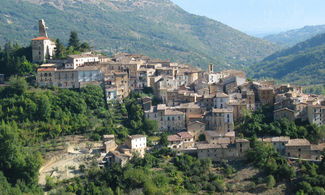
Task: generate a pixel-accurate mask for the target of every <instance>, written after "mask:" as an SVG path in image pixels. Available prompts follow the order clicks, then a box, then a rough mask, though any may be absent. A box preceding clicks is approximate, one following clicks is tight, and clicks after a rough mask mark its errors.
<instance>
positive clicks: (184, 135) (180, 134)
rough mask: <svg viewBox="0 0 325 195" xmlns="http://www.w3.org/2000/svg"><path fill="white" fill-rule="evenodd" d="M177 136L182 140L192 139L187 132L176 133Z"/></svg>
mask: <svg viewBox="0 0 325 195" xmlns="http://www.w3.org/2000/svg"><path fill="white" fill-rule="evenodd" d="M177 135H179V136H180V137H181V138H183V139H188V138H190V139H191V138H193V136H192V135H191V134H189V133H188V132H185V131H183V132H179V133H177Z"/></svg>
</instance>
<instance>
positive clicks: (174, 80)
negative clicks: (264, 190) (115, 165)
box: [32, 34, 325, 164]
mask: <svg viewBox="0 0 325 195" xmlns="http://www.w3.org/2000/svg"><path fill="white" fill-rule="evenodd" d="M46 36H47V34H46ZM32 48H33V60H34V62H38V63H40V64H41V65H40V68H39V69H38V70H37V83H38V85H40V86H56V87H59V88H80V87H83V86H86V85H88V84H95V85H101V86H103V87H104V89H105V95H106V100H107V102H110V101H112V100H119V101H122V100H123V98H125V97H127V96H128V95H129V93H130V92H131V91H141V90H143V89H146V88H151V89H152V91H153V95H154V98H156V99H158V100H160V104H157V105H153V104H152V99H151V98H150V97H143V98H141V99H140V100H139V103H141V104H142V107H143V110H144V112H145V114H144V115H145V118H148V119H151V120H155V121H157V123H158V127H159V131H160V132H170V133H173V135H171V136H169V137H168V141H169V143H170V144H169V147H170V148H173V149H175V150H180V151H184V152H187V151H191V152H193V151H195V152H196V153H197V155H198V157H199V158H211V159H212V160H221V159H238V158H243V157H244V155H245V152H246V151H247V150H248V149H249V141H248V140H246V139H238V138H236V136H235V131H234V129H235V128H234V123H235V122H236V121H238V120H240V119H241V118H242V117H243V116H244V113H245V112H246V111H255V110H257V109H259V108H260V107H261V106H263V105H269V106H271V107H274V120H280V119H283V118H287V119H288V120H291V121H295V120H301V121H308V122H309V123H311V124H317V125H323V124H324V123H325V98H324V96H316V95H309V94H304V93H303V92H302V88H301V87H299V86H291V85H280V86H277V85H275V83H274V82H273V81H250V80H247V79H246V75H245V73H244V72H243V71H237V70H224V71H220V72H215V71H214V66H213V65H212V64H210V65H209V67H208V71H203V70H201V69H199V68H195V67H192V66H190V65H187V64H179V63H172V62H170V60H159V59H151V58H150V57H148V56H143V55H133V54H125V53H118V54H115V55H114V56H113V57H111V58H108V57H106V56H103V55H100V54H95V53H91V52H88V53H82V54H79V55H69V56H68V57H67V59H64V60H53V59H52V55H53V54H54V50H55V46H53V42H51V40H50V39H49V38H48V37H38V38H35V39H33V40H32ZM45 62H46V63H45ZM202 137H203V138H205V139H201V138H202ZM104 140H105V142H104V145H105V148H106V152H107V154H109V155H108V156H107V157H105V158H106V159H107V160H106V161H107V162H123V163H124V160H125V159H130V158H131V157H132V151H135V150H136V151H137V152H139V150H138V147H140V148H141V151H140V154H142V155H143V152H144V151H145V148H146V144H145V143H146V138H145V136H142V135H136V136H130V137H129V138H128V140H129V141H128V142H127V144H126V146H123V147H118V146H117V145H116V144H115V141H114V137H109V138H104ZM134 140H141V141H134ZM262 141H266V142H271V143H274V144H275V146H276V147H277V149H278V150H279V151H281V154H283V155H286V156H288V157H296V158H306V159H313V160H319V159H320V157H321V155H320V153H321V151H322V150H323V148H324V147H323V145H311V144H310V143H309V142H308V140H305V139H299V140H290V139H289V138H287V137H274V138H267V139H266V138H265V139H262ZM140 142H141V144H140ZM134 144H135V145H134ZM123 163H122V164H123Z"/></svg>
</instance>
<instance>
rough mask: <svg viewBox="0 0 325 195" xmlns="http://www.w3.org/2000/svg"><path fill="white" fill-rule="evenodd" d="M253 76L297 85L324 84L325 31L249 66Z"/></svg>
mask: <svg viewBox="0 0 325 195" xmlns="http://www.w3.org/2000/svg"><path fill="white" fill-rule="evenodd" d="M249 75H250V76H252V77H254V78H258V79H260V78H273V79H277V80H279V81H282V82H288V83H294V84H299V85H305V86H308V85H318V84H322V85H324V84H325V33H323V34H319V35H316V36H315V37H313V38H311V39H308V40H307V41H304V42H301V43H298V44H296V45H295V46H293V47H291V48H288V49H285V50H282V51H279V52H277V53H275V54H273V55H271V56H269V57H267V58H265V59H264V60H263V61H262V62H260V63H258V64H255V65H253V66H251V67H250V73H249Z"/></svg>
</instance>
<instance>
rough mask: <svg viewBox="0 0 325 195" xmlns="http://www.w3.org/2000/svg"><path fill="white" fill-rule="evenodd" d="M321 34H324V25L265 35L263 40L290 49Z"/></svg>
mask: <svg viewBox="0 0 325 195" xmlns="http://www.w3.org/2000/svg"><path fill="white" fill-rule="evenodd" d="M321 33H325V25H317V26H305V27H303V28H300V29H294V30H290V31H286V32H282V33H278V34H272V35H267V36H265V37H264V39H265V40H268V41H270V42H272V43H274V44H278V45H280V46H282V47H292V46H294V45H295V44H297V43H299V42H302V41H306V40H307V39H310V38H312V37H313V36H315V35H317V34H321Z"/></svg>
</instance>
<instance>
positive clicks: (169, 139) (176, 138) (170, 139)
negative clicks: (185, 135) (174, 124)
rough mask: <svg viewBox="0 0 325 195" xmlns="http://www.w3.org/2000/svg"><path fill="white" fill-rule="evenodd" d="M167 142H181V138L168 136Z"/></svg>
mask: <svg viewBox="0 0 325 195" xmlns="http://www.w3.org/2000/svg"><path fill="white" fill-rule="evenodd" d="M167 140H168V141H169V142H174V141H182V138H181V137H180V136H178V135H169V136H168V137H167Z"/></svg>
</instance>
